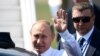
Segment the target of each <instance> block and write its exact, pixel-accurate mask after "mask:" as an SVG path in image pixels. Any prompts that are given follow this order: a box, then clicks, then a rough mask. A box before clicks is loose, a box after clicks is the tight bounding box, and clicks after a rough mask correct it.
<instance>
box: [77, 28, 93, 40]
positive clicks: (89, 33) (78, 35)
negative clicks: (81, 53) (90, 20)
mask: <svg viewBox="0 0 100 56" xmlns="http://www.w3.org/2000/svg"><path fill="white" fill-rule="evenodd" d="M93 29H94V26H93V27H92V29H91V30H90V31H89V32H88V33H87V34H85V35H83V36H81V35H80V34H79V33H78V32H77V31H76V36H77V41H78V40H79V38H80V37H83V38H84V39H85V40H86V41H88V39H89V37H90V35H91V34H92V32H93Z"/></svg>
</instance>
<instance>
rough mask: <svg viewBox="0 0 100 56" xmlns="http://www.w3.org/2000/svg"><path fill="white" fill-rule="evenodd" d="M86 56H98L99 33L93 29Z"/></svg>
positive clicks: (99, 54)
mask: <svg viewBox="0 0 100 56" xmlns="http://www.w3.org/2000/svg"><path fill="white" fill-rule="evenodd" d="M90 38H91V41H90V44H89V48H88V49H87V52H86V56H100V31H99V30H97V29H96V28H94V31H93V33H92V34H91V36H90Z"/></svg>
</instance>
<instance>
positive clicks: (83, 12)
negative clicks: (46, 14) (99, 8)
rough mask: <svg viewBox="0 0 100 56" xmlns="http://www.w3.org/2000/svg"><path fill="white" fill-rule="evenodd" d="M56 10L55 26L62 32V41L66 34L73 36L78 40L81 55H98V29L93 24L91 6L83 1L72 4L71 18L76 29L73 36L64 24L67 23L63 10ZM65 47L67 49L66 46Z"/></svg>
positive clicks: (99, 53)
mask: <svg viewBox="0 0 100 56" xmlns="http://www.w3.org/2000/svg"><path fill="white" fill-rule="evenodd" d="M58 12H59V13H58V17H57V19H56V20H55V27H56V29H57V31H58V32H63V34H60V36H61V37H62V38H63V40H62V41H64V40H66V41H67V40H68V38H67V37H68V36H70V37H75V39H76V41H78V42H79V45H80V48H81V51H82V54H83V56H100V48H99V47H100V38H99V37H100V31H99V30H98V29H97V28H96V27H95V25H94V22H95V13H94V9H93V7H92V6H91V5H90V4H89V3H85V2H83V3H77V4H75V5H74V6H73V8H72V20H73V23H74V27H75V29H76V34H75V36H73V35H71V34H70V33H68V30H67V27H68V26H66V25H65V24H66V23H67V22H66V20H65V19H67V17H66V16H65V14H64V13H65V12H64V11H63V10H60V11H58ZM63 35H65V37H64V36H63ZM68 41H70V40H68ZM66 43H67V42H66ZM80 43H81V44H80ZM70 45H71V44H70ZM63 46H64V47H66V46H67V45H64V44H63ZM65 49H66V50H68V48H65ZM69 51H70V52H71V51H72V49H71V50H70V49H69Z"/></svg>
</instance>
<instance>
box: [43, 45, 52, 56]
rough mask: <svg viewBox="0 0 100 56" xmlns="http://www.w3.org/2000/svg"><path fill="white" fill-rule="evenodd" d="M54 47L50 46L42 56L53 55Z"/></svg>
mask: <svg viewBox="0 0 100 56" xmlns="http://www.w3.org/2000/svg"><path fill="white" fill-rule="evenodd" d="M51 51H52V48H51V47H50V48H49V49H48V50H47V51H45V52H44V53H42V54H41V56H49V55H51Z"/></svg>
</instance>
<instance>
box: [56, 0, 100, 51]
mask: <svg viewBox="0 0 100 56" xmlns="http://www.w3.org/2000/svg"><path fill="white" fill-rule="evenodd" d="M81 2H88V3H89V4H90V5H91V6H92V7H93V9H94V13H95V23H94V24H95V27H96V28H97V29H99V30H100V25H99V24H100V22H99V21H100V19H99V18H100V16H99V15H100V8H99V6H97V5H96V4H95V3H93V2H92V0H73V3H74V4H76V3H81ZM67 14H68V19H67V20H68V23H67V25H68V30H69V32H70V33H71V34H73V33H75V28H74V25H73V22H72V10H71V9H70V10H68V11H67ZM57 36H58V37H57V41H58V43H59V44H58V49H62V48H63V46H62V43H61V40H60V38H61V37H60V35H59V34H58V35H57Z"/></svg>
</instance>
